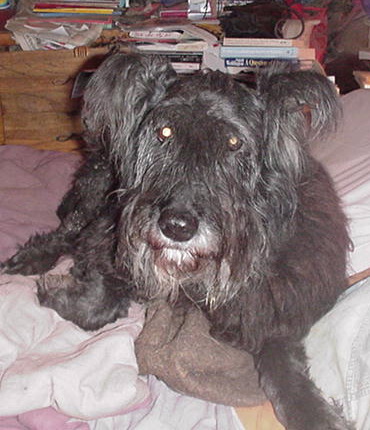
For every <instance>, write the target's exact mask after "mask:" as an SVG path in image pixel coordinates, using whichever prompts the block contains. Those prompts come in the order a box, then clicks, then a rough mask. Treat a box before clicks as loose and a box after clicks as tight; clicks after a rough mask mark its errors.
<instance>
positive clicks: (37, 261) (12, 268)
mask: <svg viewBox="0 0 370 430" xmlns="http://www.w3.org/2000/svg"><path fill="white" fill-rule="evenodd" d="M55 260H56V258H55V256H52V255H44V254H43V255H40V254H39V253H35V252H29V251H28V250H23V249H20V250H19V251H18V252H17V253H16V254H15V255H13V257H10V258H9V259H8V260H6V261H4V262H3V263H1V264H0V270H1V272H2V273H8V274H9V275H15V274H20V275H25V276H28V275H37V274H40V273H45V272H46V271H48V270H49V269H50V268H51V267H52V266H53V265H54V263H55Z"/></svg>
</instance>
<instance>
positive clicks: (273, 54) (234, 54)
mask: <svg viewBox="0 0 370 430" xmlns="http://www.w3.org/2000/svg"><path fill="white" fill-rule="evenodd" d="M220 57H221V58H230V57H231V58H259V59H265V58H266V59H270V58H276V59H278V58H297V57H298V48H296V47H294V46H274V47H257V46H248V47H239V46H220Z"/></svg>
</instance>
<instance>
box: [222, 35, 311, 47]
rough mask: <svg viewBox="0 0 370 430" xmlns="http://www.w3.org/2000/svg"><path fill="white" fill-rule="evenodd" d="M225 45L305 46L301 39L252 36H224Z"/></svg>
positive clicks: (223, 42)
mask: <svg viewBox="0 0 370 430" xmlns="http://www.w3.org/2000/svg"><path fill="white" fill-rule="evenodd" d="M222 44H223V45H224V46H296V47H297V48H303V47H304V42H303V40H299V39H273V38H271V39H267V38H252V37H226V36H225V37H224V38H223V40H222Z"/></svg>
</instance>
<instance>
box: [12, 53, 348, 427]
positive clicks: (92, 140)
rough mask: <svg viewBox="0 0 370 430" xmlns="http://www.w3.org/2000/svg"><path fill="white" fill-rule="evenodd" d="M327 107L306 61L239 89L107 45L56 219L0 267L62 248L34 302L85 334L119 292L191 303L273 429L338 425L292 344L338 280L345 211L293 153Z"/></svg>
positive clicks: (44, 259)
mask: <svg viewBox="0 0 370 430" xmlns="http://www.w3.org/2000/svg"><path fill="white" fill-rule="evenodd" d="M338 106H339V104H338V101H337V97H336V94H335V90H334V88H333V87H332V85H331V84H330V83H329V81H328V80H327V79H326V78H325V77H323V76H321V75H319V74H315V73H313V72H309V71H296V72H291V71H289V70H286V66H284V67H282V66H279V67H274V68H272V69H271V70H269V71H267V72H264V73H263V74H261V76H260V77H259V79H258V82H257V88H256V89H250V88H247V87H246V86H244V85H243V84H241V83H238V82H236V81H235V80H233V79H232V78H230V77H229V76H227V75H225V74H223V73H220V72H211V71H209V72H202V73H199V74H197V75H194V76H190V77H186V78H182V77H178V76H176V74H175V73H174V71H173V69H172V68H171V66H170V65H169V64H168V63H167V61H165V60H163V59H162V58H160V57H156V56H144V55H143V56H141V55H137V54H132V55H123V54H116V55H113V56H111V57H109V58H108V59H107V60H106V61H105V62H104V63H103V65H102V66H101V67H100V68H99V69H98V71H97V72H96V73H95V74H94V75H93V77H92V79H91V81H90V83H89V85H88V88H87V91H86V94H85V105H84V109H83V119H84V122H85V125H86V130H87V131H86V140H87V145H88V147H89V152H88V156H87V159H86V162H85V164H84V165H83V166H82V167H81V168H80V169H79V171H78V172H77V175H76V181H75V184H74V186H73V187H72V189H71V190H70V191H69V192H68V193H67V195H66V197H65V198H64V200H63V202H62V204H61V206H60V208H59V210H58V215H59V217H60V218H61V224H60V227H59V228H58V229H57V230H56V231H54V232H51V233H48V234H45V235H36V236H34V237H33V238H31V239H30V240H29V242H28V243H27V244H26V245H25V246H24V247H23V248H21V249H20V250H19V252H18V253H17V254H16V255H15V256H14V257H12V258H11V259H10V260H8V261H7V262H6V263H5V264H4V268H5V270H7V271H8V272H13V273H14V272H22V273H24V274H30V273H40V272H41V273H42V272H45V271H47V270H48V269H49V268H50V267H51V266H52V265H53V264H54V263H55V262H56V261H57V259H58V258H59V257H60V256H61V255H62V254H71V255H72V256H73V258H74V268H73V269H72V270H71V273H70V274H69V275H66V276H65V277H55V276H46V277H44V278H43V280H42V281H41V282H40V285H39V298H40V301H41V303H43V304H45V305H46V306H50V307H53V308H54V309H56V310H57V311H58V312H59V313H60V314H61V315H62V316H64V317H65V318H68V319H70V320H72V321H74V322H75V323H77V324H79V325H80V326H81V327H83V328H85V329H96V328H98V327H101V326H103V325H104V324H106V323H108V322H111V321H114V320H115V319H116V318H118V317H121V316H124V315H126V312H127V308H128V306H129V304H130V301H131V300H151V299H155V298H166V299H168V300H170V301H171V303H173V305H174V306H189V305H195V306H198V307H199V308H201V309H202V310H203V311H204V312H205V314H206V315H207V317H208V319H209V320H210V322H211V325H212V334H213V335H214V336H216V337H217V338H222V339H224V340H226V341H228V342H230V343H232V344H233V345H235V346H237V347H239V348H243V349H245V350H247V351H249V352H250V353H252V354H253V356H254V357H255V363H256V367H257V369H258V371H259V373H260V381H261V385H262V387H263V388H264V390H265V392H266V394H267V396H268V397H269V398H270V399H271V401H272V403H273V405H274V408H275V411H276V414H277V416H278V418H279V419H280V420H281V422H282V423H283V424H284V425H285V426H286V427H287V428H288V429H289V430H329V429H330V430H339V429H341V430H344V429H349V428H350V425H349V424H348V423H346V422H345V420H344V419H342V417H341V416H340V413H339V412H338V411H337V410H336V409H335V408H334V407H332V406H331V405H329V404H328V403H327V402H326V401H325V400H324V399H323V398H322V396H321V394H320V393H319V390H318V389H317V388H316V387H315V386H314V384H313V383H312V382H311V381H310V379H309V376H308V370H307V364H306V357H305V352H304V348H303V346H302V343H301V340H302V338H303V337H304V336H305V335H306V334H307V332H308V330H309V329H310V327H311V326H312V324H313V323H314V322H315V321H317V320H318V319H319V318H320V317H321V316H322V315H323V314H325V313H326V312H327V311H328V310H329V309H330V308H331V307H332V306H333V304H334V303H335V301H336V299H337V297H338V296H339V294H340V293H341V292H342V291H343V290H344V289H345V287H346V252H347V249H348V246H349V238H348V235H347V230H346V219H345V216H344V214H343V213H342V210H341V209H340V202H339V201H338V198H337V196H336V194H335V191H334V189H333V186H332V183H331V180H330V179H329V177H328V175H327V174H326V172H325V171H324V169H323V168H322V166H321V165H320V164H319V163H318V162H317V161H315V160H314V159H313V158H312V157H311V156H310V155H309V152H308V146H309V144H310V143H311V142H312V141H315V140H316V139H319V138H322V136H323V135H324V131H326V130H328V129H329V128H332V127H331V126H332V125H333V124H334V123H335V118H336V117H337V114H338V113H339V110H340V109H339V107H338Z"/></svg>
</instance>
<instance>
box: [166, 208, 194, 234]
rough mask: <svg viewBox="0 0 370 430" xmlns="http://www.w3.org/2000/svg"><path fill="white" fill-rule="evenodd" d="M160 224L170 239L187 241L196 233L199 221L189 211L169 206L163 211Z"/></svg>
mask: <svg viewBox="0 0 370 430" xmlns="http://www.w3.org/2000/svg"><path fill="white" fill-rule="evenodd" d="M158 225H159V228H160V229H161V231H162V233H163V234H164V235H165V236H166V237H168V238H169V239H172V240H174V241H176V242H185V241H187V240H190V239H191V238H192V237H193V236H194V235H195V233H196V232H197V230H198V225H199V222H198V220H197V218H196V217H195V216H194V215H192V214H191V213H190V212H189V211H184V210H177V209H173V208H167V209H164V210H163V211H162V212H161V215H160V217H159V220H158Z"/></svg>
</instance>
